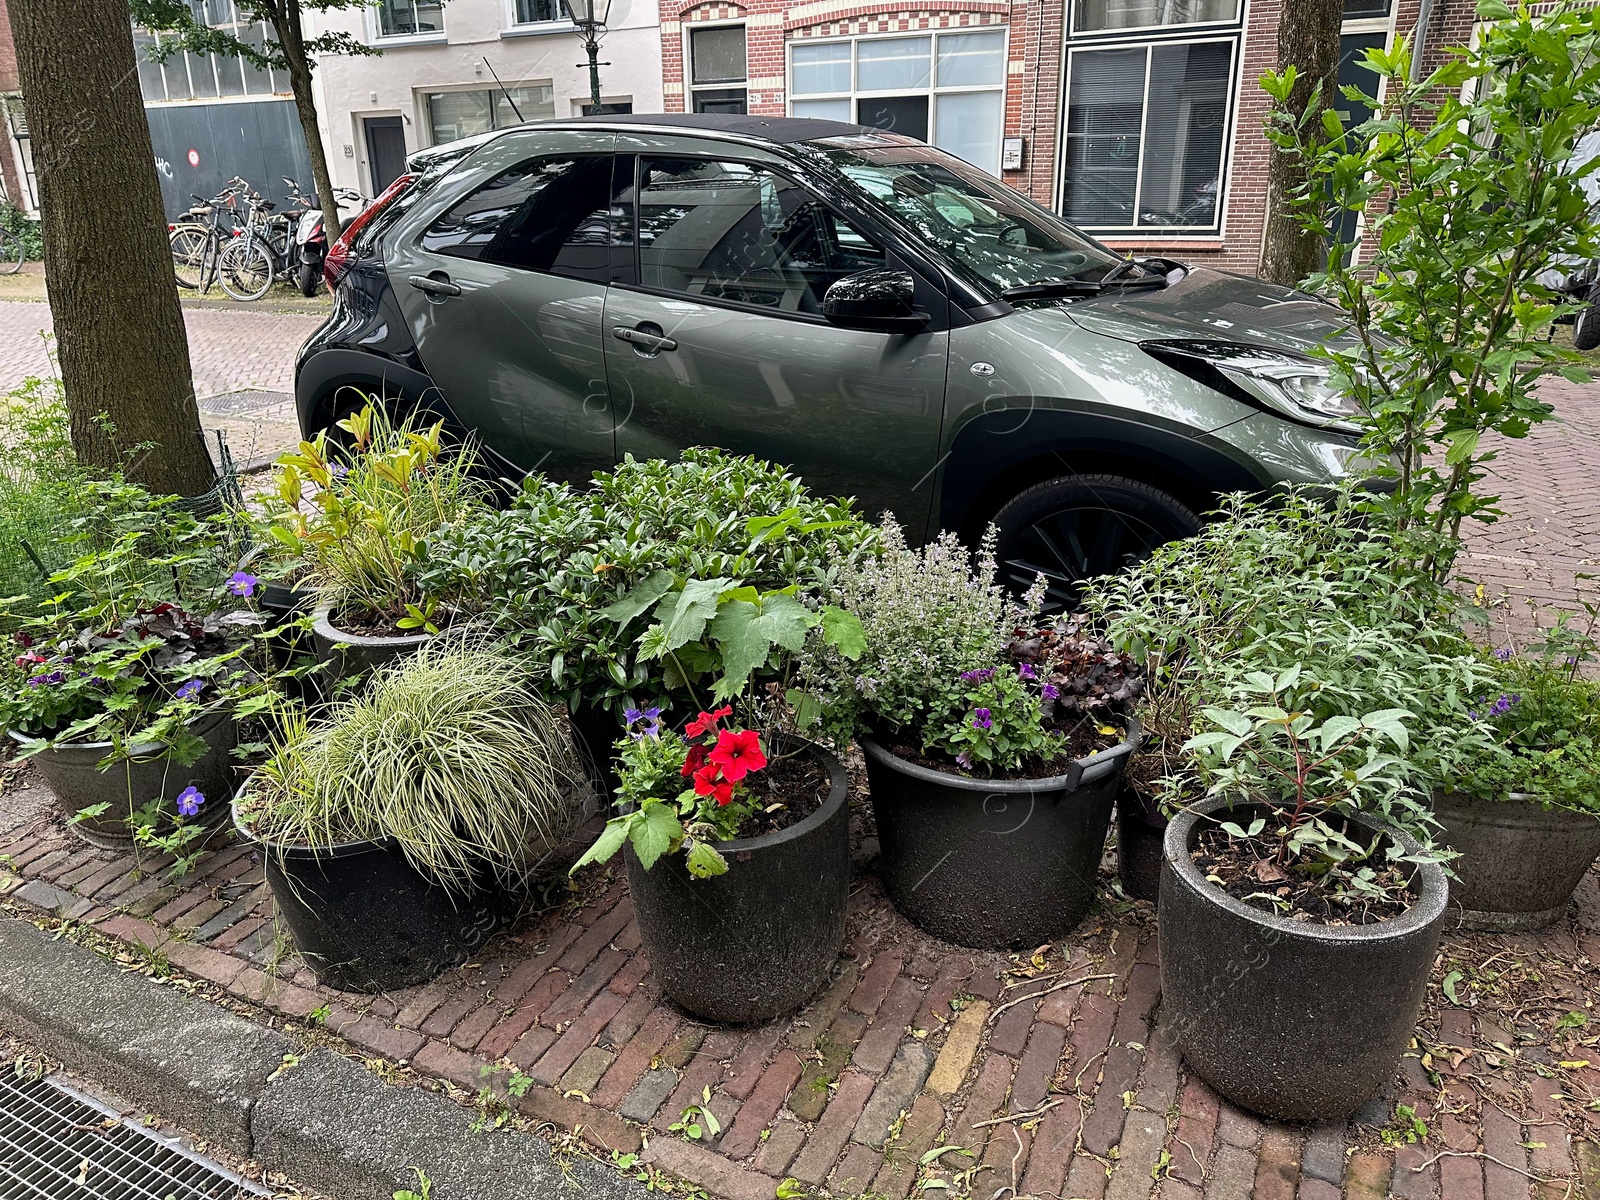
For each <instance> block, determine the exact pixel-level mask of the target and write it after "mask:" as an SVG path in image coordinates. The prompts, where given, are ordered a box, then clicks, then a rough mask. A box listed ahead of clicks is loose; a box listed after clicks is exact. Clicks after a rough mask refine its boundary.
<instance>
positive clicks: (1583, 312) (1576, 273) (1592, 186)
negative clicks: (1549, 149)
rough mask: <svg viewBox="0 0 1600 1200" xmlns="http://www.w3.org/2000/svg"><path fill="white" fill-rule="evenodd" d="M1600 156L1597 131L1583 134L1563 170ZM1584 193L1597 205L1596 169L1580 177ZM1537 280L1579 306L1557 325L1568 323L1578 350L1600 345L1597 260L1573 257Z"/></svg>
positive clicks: (1574, 168) (1598, 182) (1598, 184)
mask: <svg viewBox="0 0 1600 1200" xmlns="http://www.w3.org/2000/svg"><path fill="white" fill-rule="evenodd" d="M1596 157H1600V130H1594V131H1591V132H1589V133H1586V134H1584V135H1583V136H1582V137H1581V138H1579V139H1578V142H1577V144H1576V145H1575V146H1573V148H1572V156H1571V157H1570V158H1569V159H1567V166H1566V170H1567V171H1568V172H1573V173H1575V172H1577V171H1579V170H1581V169H1582V168H1583V167H1584V166H1586V165H1587V164H1588V162H1589V161H1590V160H1591V159H1593V158H1596ZM1582 187H1583V190H1584V193H1585V194H1586V195H1587V196H1588V198H1589V203H1590V204H1591V205H1596V206H1600V171H1591V172H1589V174H1587V175H1585V176H1584V177H1583V180H1582ZM1539 278H1540V281H1541V282H1542V283H1544V284H1545V285H1546V286H1547V287H1550V288H1553V289H1554V290H1556V291H1557V292H1560V293H1561V294H1562V295H1563V296H1566V297H1568V298H1569V299H1571V300H1572V301H1574V302H1575V303H1577V304H1581V305H1583V307H1582V308H1581V309H1579V310H1578V311H1577V312H1576V313H1574V314H1572V315H1571V316H1566V317H1561V318H1559V319H1558V320H1559V323H1560V324H1567V323H1568V322H1570V323H1571V325H1572V345H1573V347H1574V348H1575V349H1578V350H1593V349H1594V348H1595V347H1596V346H1600V259H1594V258H1591V259H1589V260H1588V261H1587V262H1584V261H1582V260H1578V259H1574V260H1568V261H1563V262H1558V263H1555V264H1552V265H1551V267H1550V268H1549V269H1547V270H1545V271H1544V272H1543V273H1542V274H1541V275H1540V277H1539Z"/></svg>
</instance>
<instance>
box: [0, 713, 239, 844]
mask: <svg viewBox="0 0 1600 1200" xmlns="http://www.w3.org/2000/svg"><path fill="white" fill-rule="evenodd" d="M189 729H190V732H191V733H193V734H195V736H197V737H199V738H202V739H204V741H205V743H206V752H205V753H204V754H203V755H201V757H200V758H199V759H198V760H197V761H196V762H195V763H194V764H193V765H192V766H187V767H186V766H183V765H182V764H181V763H178V762H176V761H174V760H172V759H169V758H164V757H162V755H163V753H164V752H165V750H166V747H165V746H163V745H161V743H159V742H148V743H145V744H142V745H138V746H131V747H129V748H128V753H129V757H127V758H124V759H123V760H122V761H120V762H116V763H113V764H111V766H110V767H109V768H108V769H106V770H104V771H102V770H100V768H99V765H98V764H99V763H100V760H101V759H103V758H105V756H106V755H108V754H110V753H111V750H112V744H111V743H110V742H79V743H77V744H76V745H69V746H56V747H52V748H50V749H47V750H41V751H40V752H39V753H37V754H35V755H34V756H33V761H34V762H35V763H37V764H38V766H39V773H40V774H41V775H43V776H44V780H45V782H46V783H48V784H49V785H50V790H51V791H52V792H54V793H55V796H56V803H57V804H58V805H59V806H60V808H61V813H62V815H63V816H66V817H71V816H73V815H74V814H76V813H78V812H79V811H81V810H83V809H85V808H89V807H90V806H92V805H95V804H107V805H110V807H109V808H107V809H106V811H105V812H103V813H101V814H100V815H99V816H97V817H89V818H86V819H84V820H82V821H74V822H72V824H70V825H68V826H67V828H68V829H69V830H71V831H72V832H73V833H75V834H76V835H77V836H78V837H80V838H82V839H83V840H84V841H86V842H88V843H89V844H90V845H91V846H98V847H99V848H100V849H102V850H126V849H128V848H129V847H131V846H132V845H133V833H132V831H131V830H130V829H129V828H128V818H129V817H131V816H132V815H133V813H134V812H135V811H137V810H138V809H141V808H143V807H144V806H145V805H146V804H148V803H149V802H150V801H151V800H156V799H163V800H167V801H173V800H176V799H177V797H178V793H179V792H181V791H183V790H184V789H185V788H187V787H196V788H199V789H200V791H201V792H202V793H203V794H204V795H205V796H206V798H207V803H206V804H205V805H204V806H203V807H202V808H201V810H200V813H199V815H198V816H197V817H195V818H193V820H194V822H195V823H196V824H199V825H203V826H206V827H210V828H215V827H216V826H217V825H219V824H222V823H223V821H224V814H225V812H226V811H227V805H226V804H224V803H223V802H222V798H223V797H224V796H228V795H231V794H232V793H233V788H234V775H233V760H232V759H231V757H230V753H231V751H232V750H233V747H234V745H235V743H236V742H237V740H238V726H237V724H236V722H235V721H234V719H233V717H232V716H231V715H230V714H228V713H225V712H219V713H213V714H211V715H210V716H207V717H203V718H202V719H200V720H198V721H196V722H194V723H193V724H191V725H190V727H189ZM10 733H11V738H12V740H13V741H15V742H17V743H18V744H19V745H24V746H25V745H27V744H28V743H30V742H32V741H35V740H36V739H34V738H30V737H28V736H26V735H24V734H21V733H18V732H17V731H16V730H14V729H13V730H11V731H10ZM172 827H173V826H172V822H171V821H167V822H164V823H163V826H162V827H161V828H159V829H158V830H157V832H158V833H168V832H171V829H172Z"/></svg>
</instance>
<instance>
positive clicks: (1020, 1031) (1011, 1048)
mask: <svg viewBox="0 0 1600 1200" xmlns="http://www.w3.org/2000/svg"><path fill="white" fill-rule="evenodd" d="M1007 999H1008V1001H1009V1000H1015V999H1017V997H1015V996H1010V997H1008V998H1007ZM1032 1029H1033V1005H1032V1004H1030V1003H1026V1002H1024V1003H1022V1004H1018V1005H1017V1006H1016V1007H1014V1008H1008V1009H1006V1011H1005V1012H1003V1013H1001V1014H1000V1017H999V1019H998V1020H996V1021H995V1022H994V1024H993V1026H992V1027H991V1028H990V1030H989V1047H988V1048H989V1052H990V1053H991V1054H1009V1055H1010V1056H1011V1057H1012V1058H1018V1057H1020V1056H1021V1054H1022V1048H1023V1047H1024V1046H1026V1045H1027V1044H1028V1033H1029V1031H1030V1030H1032Z"/></svg>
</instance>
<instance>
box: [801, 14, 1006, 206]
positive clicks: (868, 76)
mask: <svg viewBox="0 0 1600 1200" xmlns="http://www.w3.org/2000/svg"><path fill="white" fill-rule="evenodd" d="M1005 79H1006V39H1005V34H1004V33H1003V32H1001V31H999V30H985V31H973V32H959V33H955V32H953V33H941V34H938V35H937V36H934V35H931V34H927V35H923V36H921V37H891V38H858V39H855V40H852V41H837V42H809V41H797V42H794V43H792V44H791V46H790V51H789V96H790V100H789V111H790V113H791V114H792V115H794V116H797V117H822V118H824V119H827V120H832V121H855V122H857V123H858V124H861V125H871V126H874V127H876V128H879V129H891V130H893V131H895V132H896V133H903V134H906V135H907V136H908V137H914V138H918V139H920V140H921V141H925V142H931V143H933V144H934V145H935V146H938V147H939V148H940V149H941V150H948V151H949V152H950V153H951V154H954V155H956V156H957V157H959V158H963V159H965V160H966V161H967V162H969V163H971V164H973V166H976V167H981V168H982V169H983V170H985V171H988V172H990V173H991V174H998V173H999V170H1000V137H1001V130H1002V126H1003V123H1004V117H1005V91H1004V88H1005Z"/></svg>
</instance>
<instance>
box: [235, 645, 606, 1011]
mask: <svg viewBox="0 0 1600 1200" xmlns="http://www.w3.org/2000/svg"><path fill="white" fill-rule="evenodd" d="M282 726H283V728H282V731H281V733H280V735H279V737H278V741H277V744H276V746H275V747H274V750H273V752H272V754H271V756H270V757H269V758H268V760H267V762H266V764H265V765H264V766H262V768H261V769H260V770H258V771H257V772H256V773H255V775H253V776H252V777H251V778H250V779H249V780H248V781H247V782H246V783H245V785H244V787H243V788H241V789H240V791H239V793H238V795H237V796H236V797H235V799H234V805H233V812H234V824H235V826H236V827H237V829H238V830H239V832H240V834H241V835H242V836H244V837H246V838H248V839H249V840H251V841H252V842H254V843H255V844H256V845H258V846H259V847H260V850H261V853H262V857H263V860H264V862H265V865H266V874H267V882H268V883H269V884H270V885H271V887H272V894H273V899H274V901H275V902H276V904H277V906H278V911H279V913H280V914H281V915H282V917H283V919H284V923H285V924H286V925H287V926H288V929H289V932H290V935H291V936H292V937H293V939H294V943H295V946H296V948H297V949H298V950H299V951H300V954H301V957H303V958H304V959H305V960H306V962H307V964H308V965H309V966H310V967H311V969H312V971H313V972H315V973H316V976H317V978H318V979H319V980H320V981H321V982H323V983H325V984H327V985H328V986H330V987H335V988H339V989H341V990H345V991H361V992H378V991H387V990H390V989H392V988H399V987H406V986H409V985H411V984H414V983H421V982H422V981H424V980H426V979H430V978H432V977H433V976H435V975H437V974H438V973H439V972H440V971H442V970H444V969H446V968H447V967H450V966H453V965H455V964H457V963H460V962H462V961H465V959H466V958H467V957H468V956H469V955H470V954H471V953H472V952H473V951H474V950H475V949H476V948H477V947H478V946H479V945H480V944H481V943H482V942H483V939H484V938H485V937H487V936H488V934H489V933H490V932H491V931H492V930H493V929H494V927H495V925H496V922H497V913H498V911H499V905H500V901H501V898H502V897H504V896H505V895H507V894H511V895H516V894H519V893H521V892H522V891H524V890H525V889H526V887H527V885H528V884H529V883H530V882H531V881H532V880H534V879H536V878H538V877H539V876H540V875H542V874H545V873H548V872H549V871H550V870H552V869H553V868H555V867H557V866H558V865H560V866H564V865H565V862H566V861H570V858H571V857H572V856H574V855H575V854H576V853H577V850H578V847H577V846H576V845H574V844H573V843H572V838H573V836H574V835H575V833H576V831H577V830H578V828H579V826H580V825H581V824H582V822H583V820H584V819H585V816H586V814H587V813H588V812H589V811H590V808H591V807H592V805H591V793H590V792H589V790H588V787H587V785H586V784H585V783H584V782H583V780H582V773H581V771H580V770H579V768H578V764H577V759H576V756H575V752H574V750H573V748H572V744H571V742H570V740H569V739H568V738H567V736H566V733H565V731H564V729H563V727H562V725H561V722H560V721H559V719H558V718H557V717H556V716H555V714H554V713H553V712H552V711H551V709H550V708H549V707H548V706H547V705H546V704H545V703H544V702H543V701H542V700H541V699H540V698H539V695H538V691H537V689H536V687H535V686H534V668H533V666H532V665H531V664H530V662H529V661H528V660H527V659H525V658H521V657H518V656H515V655H513V654H510V653H508V652H506V651H504V650H502V649H498V648H495V647H493V646H489V645H485V644H480V643H477V642H472V641H468V640H466V639H465V638H463V637H461V636H460V635H447V636H446V637H444V638H440V639H435V640H433V641H430V642H429V643H428V644H427V645H425V646H423V647H421V648H420V649H419V650H418V651H417V653H416V654H415V655H414V656H411V657H409V658H406V659H401V660H397V661H396V662H393V663H391V664H390V665H388V666H387V667H381V668H378V669H376V670H375V671H374V672H373V674H372V677H371V679H370V680H369V681H368V684H367V686H366V687H365V688H364V689H363V690H362V691H361V692H359V693H357V694H355V695H353V696H351V697H347V698H345V699H342V700H340V701H337V702H336V703H335V704H334V705H333V707H332V708H331V709H330V710H329V712H328V713H327V715H326V716H325V718H323V719H320V720H318V721H317V722H316V723H314V724H312V723H308V721H307V719H306V717H305V715H304V712H303V710H301V709H298V708H291V709H288V710H286V713H285V715H284V718H283V721H282Z"/></svg>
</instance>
